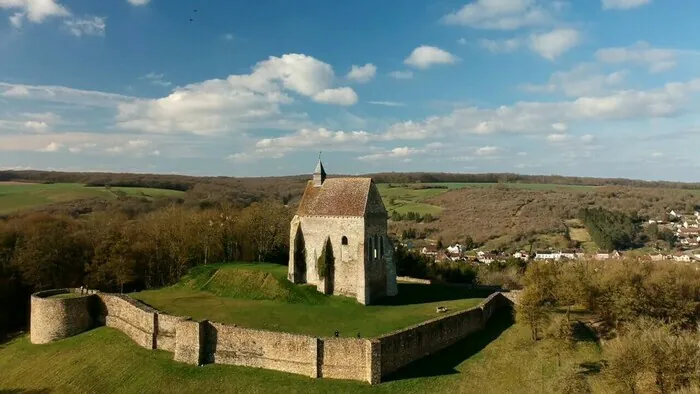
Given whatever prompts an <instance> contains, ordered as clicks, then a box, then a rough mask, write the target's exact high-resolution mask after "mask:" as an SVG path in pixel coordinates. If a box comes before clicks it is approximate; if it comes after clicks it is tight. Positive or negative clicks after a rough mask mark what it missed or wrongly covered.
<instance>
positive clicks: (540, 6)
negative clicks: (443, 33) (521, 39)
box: [442, 0, 553, 30]
mask: <svg viewBox="0 0 700 394" xmlns="http://www.w3.org/2000/svg"><path fill="white" fill-rule="evenodd" d="M552 20H553V17H552V14H551V10H550V9H548V7H547V3H546V2H543V1H539V0H476V1H474V2H471V3H469V4H466V5H465V6H463V7H462V8H460V9H459V10H457V11H454V12H452V13H450V14H447V15H445V16H444V17H443V18H442V22H443V23H446V24H450V25H462V26H469V27H473V28H477V29H497V30H515V29H519V28H521V27H527V26H540V25H544V24H548V23H551V22H552Z"/></svg>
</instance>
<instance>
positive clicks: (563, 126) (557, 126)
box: [552, 123, 569, 132]
mask: <svg viewBox="0 0 700 394" xmlns="http://www.w3.org/2000/svg"><path fill="white" fill-rule="evenodd" d="M552 129H554V130H556V131H562V132H563V131H566V130H569V126H568V125H567V124H566V123H554V124H553V125H552Z"/></svg>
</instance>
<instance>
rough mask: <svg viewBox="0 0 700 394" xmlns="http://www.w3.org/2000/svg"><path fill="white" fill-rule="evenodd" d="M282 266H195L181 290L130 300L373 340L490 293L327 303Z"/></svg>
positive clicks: (403, 287) (453, 290)
mask: <svg viewBox="0 0 700 394" xmlns="http://www.w3.org/2000/svg"><path fill="white" fill-rule="evenodd" d="M286 276H287V267H285V266H280V265H275V264H224V265H212V266H207V267H199V268H198V269H195V270H193V272H192V273H191V274H190V275H188V276H187V277H186V278H184V279H183V280H182V281H181V283H179V284H177V285H175V286H171V287H167V288H163V289H159V290H148V291H142V292H138V293H132V294H131V296H132V297H134V298H136V299H139V300H141V301H143V302H145V303H147V304H148V305H151V306H152V307H154V308H156V309H159V310H161V311H164V312H167V313H171V314H176V315H181V316H190V317H192V318H195V319H209V320H213V321H217V322H221V323H228V324H237V325H239V326H242V327H249V328H260V329H266V330H273V331H286V332H294V333H300V334H310V335H318V336H332V335H333V333H334V332H335V330H338V331H340V335H341V336H350V337H354V336H356V335H357V333H360V335H361V336H362V337H373V336H377V335H381V334H384V333H387V332H391V331H394V330H397V329H401V328H405V327H408V326H410V325H413V324H417V323H420V322H422V321H426V320H430V319H432V318H435V317H438V316H440V315H438V314H437V313H436V312H435V307H436V306H438V305H442V306H446V307H447V308H449V309H451V310H453V311H456V310H462V309H468V308H471V307H473V306H475V305H477V304H478V303H479V302H481V301H482V299H483V298H484V297H485V296H487V295H488V292H484V291H474V290H468V289H465V288H460V287H453V286H438V285H420V284H399V295H398V296H396V297H390V298H386V299H385V300H384V301H383V302H381V303H380V304H378V305H370V306H363V305H361V304H359V303H358V302H357V301H356V300H355V299H354V298H349V297H337V296H325V295H323V294H321V293H319V292H318V291H316V288H315V287H313V286H308V285H304V286H301V285H294V284H292V283H291V282H289V281H288V280H287V279H286Z"/></svg>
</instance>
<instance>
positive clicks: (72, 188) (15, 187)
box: [0, 182, 183, 214]
mask: <svg viewBox="0 0 700 394" xmlns="http://www.w3.org/2000/svg"><path fill="white" fill-rule="evenodd" d="M119 192H123V193H125V194H126V195H129V196H143V197H146V198H154V197H164V196H178V195H182V194H183V192H180V191H175V190H165V189H151V188H142V187H111V188H109V189H108V188H104V187H88V186H85V185H83V184H80V183H52V184H39V183H20V182H0V214H3V213H9V212H14V211H18V210H25V209H33V208H38V207H42V206H45V205H50V204H55V203H62V202H68V201H73V200H80V199H89V198H100V199H106V200H111V199H114V198H116V197H117V194H118V193H119Z"/></svg>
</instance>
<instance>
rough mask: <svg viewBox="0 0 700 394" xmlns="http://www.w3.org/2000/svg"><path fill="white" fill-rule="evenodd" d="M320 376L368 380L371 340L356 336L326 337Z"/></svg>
mask: <svg viewBox="0 0 700 394" xmlns="http://www.w3.org/2000/svg"><path fill="white" fill-rule="evenodd" d="M321 344H322V352H321V357H320V360H319V368H320V371H319V377H322V378H333V379H349V380H365V381H368V379H367V377H368V373H369V372H370V371H369V364H370V362H371V348H370V341H368V340H366V339H354V338H324V339H323V340H322V342H321Z"/></svg>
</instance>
